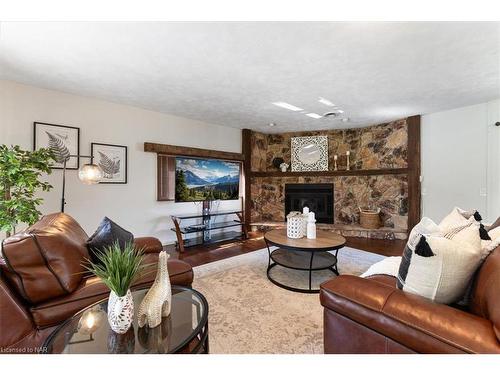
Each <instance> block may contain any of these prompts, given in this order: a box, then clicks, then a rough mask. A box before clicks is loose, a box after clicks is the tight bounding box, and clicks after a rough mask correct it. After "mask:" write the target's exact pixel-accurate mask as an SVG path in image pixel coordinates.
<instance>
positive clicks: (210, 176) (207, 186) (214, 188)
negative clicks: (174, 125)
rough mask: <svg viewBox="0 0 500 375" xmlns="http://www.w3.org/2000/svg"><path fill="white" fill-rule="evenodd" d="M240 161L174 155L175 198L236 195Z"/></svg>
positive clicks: (213, 198) (225, 197)
mask: <svg viewBox="0 0 500 375" xmlns="http://www.w3.org/2000/svg"><path fill="white" fill-rule="evenodd" d="M239 190H240V163H238V162H232V161H226V160H217V159H199V158H186V157H176V158H175V201H176V202H196V201H205V200H233V199H238V198H239Z"/></svg>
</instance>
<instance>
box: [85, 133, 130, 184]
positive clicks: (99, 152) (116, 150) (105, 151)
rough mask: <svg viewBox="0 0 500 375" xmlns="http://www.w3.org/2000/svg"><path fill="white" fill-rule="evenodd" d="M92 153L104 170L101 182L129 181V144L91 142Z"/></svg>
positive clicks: (120, 182) (122, 182)
mask: <svg viewBox="0 0 500 375" xmlns="http://www.w3.org/2000/svg"><path fill="white" fill-rule="evenodd" d="M90 155H91V156H92V157H93V160H94V164H97V165H98V166H99V167H101V169H102V171H103V172H104V175H103V179H102V180H101V182H100V184H126V183H127V146H120V145H109V144H106V143H91V144H90Z"/></svg>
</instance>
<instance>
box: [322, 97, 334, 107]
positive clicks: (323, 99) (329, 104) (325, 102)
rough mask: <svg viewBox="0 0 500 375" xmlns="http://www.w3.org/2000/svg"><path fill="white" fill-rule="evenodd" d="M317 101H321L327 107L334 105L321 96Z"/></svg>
mask: <svg viewBox="0 0 500 375" xmlns="http://www.w3.org/2000/svg"><path fill="white" fill-rule="evenodd" d="M318 102H320V103H322V104H324V105H327V106H328V107H335V104H333V103H332V102H331V101H329V100H328V99H325V98H322V97H321V96H320V97H319V99H318Z"/></svg>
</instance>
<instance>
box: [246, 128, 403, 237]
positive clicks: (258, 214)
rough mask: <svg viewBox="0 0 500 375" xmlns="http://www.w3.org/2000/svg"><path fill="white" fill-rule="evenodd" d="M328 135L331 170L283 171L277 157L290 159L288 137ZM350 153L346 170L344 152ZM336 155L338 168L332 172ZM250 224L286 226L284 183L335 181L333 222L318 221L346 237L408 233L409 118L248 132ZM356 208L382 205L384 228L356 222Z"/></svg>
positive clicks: (254, 226) (266, 226) (286, 160)
mask: <svg viewBox="0 0 500 375" xmlns="http://www.w3.org/2000/svg"><path fill="white" fill-rule="evenodd" d="M311 135H327V136H328V149H329V171H328V172H326V173H321V172H319V173H318V172H316V173H311V172H303V173H302V172H286V173H281V172H279V171H277V170H276V168H274V167H273V166H272V160H273V159H274V158H275V157H278V156H279V157H282V158H283V159H284V160H285V162H286V163H290V158H291V150H290V139H291V137H295V136H311ZM346 151H350V155H351V157H350V161H351V164H350V169H351V170H350V171H346V170H345V169H346V158H345V152H346ZM335 154H337V155H339V158H338V169H339V170H338V171H336V172H334V171H333V156H334V155H335ZM250 166H251V178H250V198H251V200H250V222H251V225H252V228H260V229H262V228H269V227H276V226H284V225H285V209H284V208H285V207H284V206H285V186H286V185H287V184H333V185H334V207H333V211H334V224H319V227H320V228H326V229H330V230H333V231H336V232H338V233H341V234H344V235H350V236H358V237H370V238H389V239H392V238H398V239H404V238H406V236H407V227H408V208H409V201H408V192H409V186H408V177H409V172H408V123H407V119H402V120H397V121H394V122H390V123H386V124H380V125H374V126H369V127H366V128H360V129H344V130H327V131H310V132H294V133H282V134H264V133H258V132H254V131H251V162H250ZM359 207H372V208H380V209H381V219H382V225H383V226H382V227H381V228H379V229H377V230H368V229H364V228H361V227H360V225H359Z"/></svg>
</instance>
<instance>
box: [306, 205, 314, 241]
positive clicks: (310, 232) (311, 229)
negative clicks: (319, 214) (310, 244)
mask: <svg viewBox="0 0 500 375" xmlns="http://www.w3.org/2000/svg"><path fill="white" fill-rule="evenodd" d="M307 238H308V239H310V240H314V239H315V238H316V218H315V215H314V212H309V214H308V217H307Z"/></svg>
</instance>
